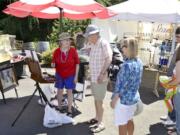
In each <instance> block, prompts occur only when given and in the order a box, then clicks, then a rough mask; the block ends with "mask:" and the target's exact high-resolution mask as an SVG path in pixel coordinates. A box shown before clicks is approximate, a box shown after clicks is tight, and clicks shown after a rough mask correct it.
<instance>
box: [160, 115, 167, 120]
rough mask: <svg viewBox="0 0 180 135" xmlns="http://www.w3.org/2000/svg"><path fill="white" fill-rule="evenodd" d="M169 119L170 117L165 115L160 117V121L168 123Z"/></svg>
mask: <svg viewBox="0 0 180 135" xmlns="http://www.w3.org/2000/svg"><path fill="white" fill-rule="evenodd" d="M167 119H168V115H164V116H161V117H160V120H163V121H166V120H167Z"/></svg>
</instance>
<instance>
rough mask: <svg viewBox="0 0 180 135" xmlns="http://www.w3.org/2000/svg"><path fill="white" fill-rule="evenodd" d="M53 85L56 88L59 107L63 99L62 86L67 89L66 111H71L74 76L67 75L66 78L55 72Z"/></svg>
mask: <svg viewBox="0 0 180 135" xmlns="http://www.w3.org/2000/svg"><path fill="white" fill-rule="evenodd" d="M55 87H56V88H57V89H58V92H57V99H58V105H59V108H60V109H61V103H62V100H63V92H64V90H63V89H64V88H66V89H67V97H68V112H69V113H72V102H73V93H72V91H73V89H74V88H75V83H74V76H73V75H72V76H69V77H66V78H62V77H61V76H60V75H59V74H58V73H56V83H55Z"/></svg>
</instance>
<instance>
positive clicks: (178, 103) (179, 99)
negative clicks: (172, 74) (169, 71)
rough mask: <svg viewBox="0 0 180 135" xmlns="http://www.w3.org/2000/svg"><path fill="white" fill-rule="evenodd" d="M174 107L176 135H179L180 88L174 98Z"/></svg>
mask: <svg viewBox="0 0 180 135" xmlns="http://www.w3.org/2000/svg"><path fill="white" fill-rule="evenodd" d="M174 107H175V110H176V111H175V113H176V129H177V134H178V135H180V88H178V90H177V94H176V95H175V96H174Z"/></svg>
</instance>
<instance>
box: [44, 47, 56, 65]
mask: <svg viewBox="0 0 180 135" xmlns="http://www.w3.org/2000/svg"><path fill="white" fill-rule="evenodd" d="M54 50H55V49H53V50H47V51H45V52H43V53H42V62H43V64H51V61H52V55H53V52H54Z"/></svg>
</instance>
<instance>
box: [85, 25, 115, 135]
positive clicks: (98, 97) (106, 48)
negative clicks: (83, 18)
mask: <svg viewBox="0 0 180 135" xmlns="http://www.w3.org/2000/svg"><path fill="white" fill-rule="evenodd" d="M99 32H100V30H99V28H98V27H97V26H95V25H89V26H88V27H87V28H86V31H85V37H86V38H87V41H88V44H89V45H90V48H91V50H90V61H89V67H90V77H91V85H92V86H91V88H92V94H93V96H94V100H95V110H96V116H95V117H94V118H93V119H91V120H90V121H88V122H89V124H92V125H94V124H95V126H93V128H91V131H92V132H94V133H97V132H100V131H102V130H104V129H105V126H104V124H103V123H102V119H103V112H104V109H103V100H104V98H105V95H106V91H107V83H108V76H107V69H108V67H109V65H110V63H111V61H112V50H111V47H110V44H109V43H108V42H107V41H105V40H104V39H102V38H101V37H100V35H99Z"/></svg>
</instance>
